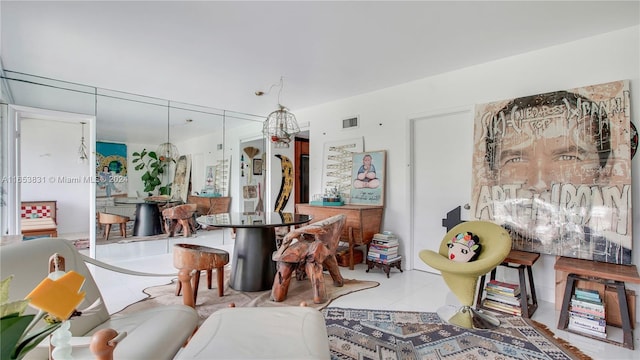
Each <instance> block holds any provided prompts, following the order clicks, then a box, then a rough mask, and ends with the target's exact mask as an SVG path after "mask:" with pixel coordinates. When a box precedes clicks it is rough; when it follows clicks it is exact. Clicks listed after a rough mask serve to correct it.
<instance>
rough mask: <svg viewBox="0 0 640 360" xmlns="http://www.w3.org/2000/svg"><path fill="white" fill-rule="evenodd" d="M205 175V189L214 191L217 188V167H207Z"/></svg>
mask: <svg viewBox="0 0 640 360" xmlns="http://www.w3.org/2000/svg"><path fill="white" fill-rule="evenodd" d="M204 173H205V178H204V188H205V189H207V190H213V189H214V188H215V180H216V178H215V173H216V167H215V166H213V165H210V166H207V167H205V170H204Z"/></svg>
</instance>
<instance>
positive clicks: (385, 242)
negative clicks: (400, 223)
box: [367, 232, 401, 264]
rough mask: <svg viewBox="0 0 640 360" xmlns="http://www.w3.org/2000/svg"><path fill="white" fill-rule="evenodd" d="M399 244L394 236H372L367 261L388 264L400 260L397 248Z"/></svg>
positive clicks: (384, 234) (387, 234)
mask: <svg viewBox="0 0 640 360" xmlns="http://www.w3.org/2000/svg"><path fill="white" fill-rule="evenodd" d="M399 245H400V242H399V241H398V237H397V236H396V235H394V234H391V233H388V232H384V233H381V234H375V235H373V239H372V240H371V243H370V244H369V253H368V254H367V260H371V261H375V262H379V263H383V264H388V263H392V262H394V261H397V260H399V259H400V257H401V256H400V254H399V253H398V246H399Z"/></svg>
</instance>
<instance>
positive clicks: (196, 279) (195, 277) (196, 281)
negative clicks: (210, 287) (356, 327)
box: [193, 270, 200, 304]
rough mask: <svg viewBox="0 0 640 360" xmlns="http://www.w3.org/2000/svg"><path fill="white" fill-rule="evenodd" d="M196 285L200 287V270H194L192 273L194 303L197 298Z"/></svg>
mask: <svg viewBox="0 0 640 360" xmlns="http://www.w3.org/2000/svg"><path fill="white" fill-rule="evenodd" d="M198 287H200V270H196V273H195V275H193V303H194V304H195V303H196V300H197V298H198Z"/></svg>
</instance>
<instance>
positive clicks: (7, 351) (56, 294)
mask: <svg viewBox="0 0 640 360" xmlns="http://www.w3.org/2000/svg"><path fill="white" fill-rule="evenodd" d="M12 279H13V275H11V276H9V277H8V278H6V279H4V280H2V282H1V283H0V329H1V330H0V342H1V343H2V350H1V353H0V358H1V359H22V358H23V357H24V356H25V355H26V354H27V353H28V352H29V351H31V350H33V349H34V348H35V347H36V346H37V345H38V344H39V343H40V342H42V340H44V339H45V338H46V337H47V336H49V335H50V334H52V333H53V332H54V331H56V330H57V329H59V328H61V327H62V326H63V324H66V325H67V326H68V325H69V324H68V322H67V321H65V320H68V319H70V318H71V317H72V316H78V315H80V314H81V313H80V312H78V311H76V308H77V306H78V305H79V304H80V303H81V302H82V300H83V299H84V296H85V293H84V292H80V291H79V290H80V288H81V287H82V284H83V283H84V277H83V276H82V275H80V274H78V273H77V272H75V271H69V272H66V273H64V272H62V271H56V272H53V273H51V274H50V275H49V276H48V277H47V278H45V279H44V280H42V282H40V284H38V286H36V287H35V288H34V289H33V290H32V291H31V292H30V293H29V294H28V295H27V296H26V297H25V299H24V300H18V301H12V302H10V301H9V285H10V284H11V280H12ZM27 306H31V307H34V308H36V309H38V313H37V314H36V315H34V314H29V315H24V311H25V309H26V308H27ZM40 320H44V326H42V327H40V328H35V327H36V325H37V324H38V323H39V322H40ZM34 328H35V329H34Z"/></svg>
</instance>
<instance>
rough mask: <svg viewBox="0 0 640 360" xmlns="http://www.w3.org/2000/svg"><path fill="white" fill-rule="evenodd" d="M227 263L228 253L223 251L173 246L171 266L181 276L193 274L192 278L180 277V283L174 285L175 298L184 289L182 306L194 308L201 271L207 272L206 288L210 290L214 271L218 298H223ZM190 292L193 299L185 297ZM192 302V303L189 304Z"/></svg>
mask: <svg viewBox="0 0 640 360" xmlns="http://www.w3.org/2000/svg"><path fill="white" fill-rule="evenodd" d="M228 263H229V253H228V252H226V251H224V250H221V249H215V248H210V247H207V246H201V245H192V244H175V245H174V246H173V266H175V267H176V268H177V269H179V270H180V272H181V274H183V273H188V274H189V275H191V272H195V274H193V277H191V276H188V277H184V276H180V278H179V279H180V281H178V283H177V284H176V296H178V295H180V290H181V289H182V288H183V287H184V288H185V296H184V297H183V302H184V304H185V305H188V306H191V307H195V304H196V299H197V297H198V286H199V285H200V272H201V271H202V270H205V271H206V272H207V288H209V289H211V273H212V270H213V269H216V273H217V275H218V296H224V266H225V265H227V264H228ZM194 270H195V271H194ZM189 280H191V281H189ZM187 289H188V290H189V291H187ZM191 291H193V298H190V297H189V296H187V294H188V293H190V292H191ZM192 300H193V303H191V301H192Z"/></svg>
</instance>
